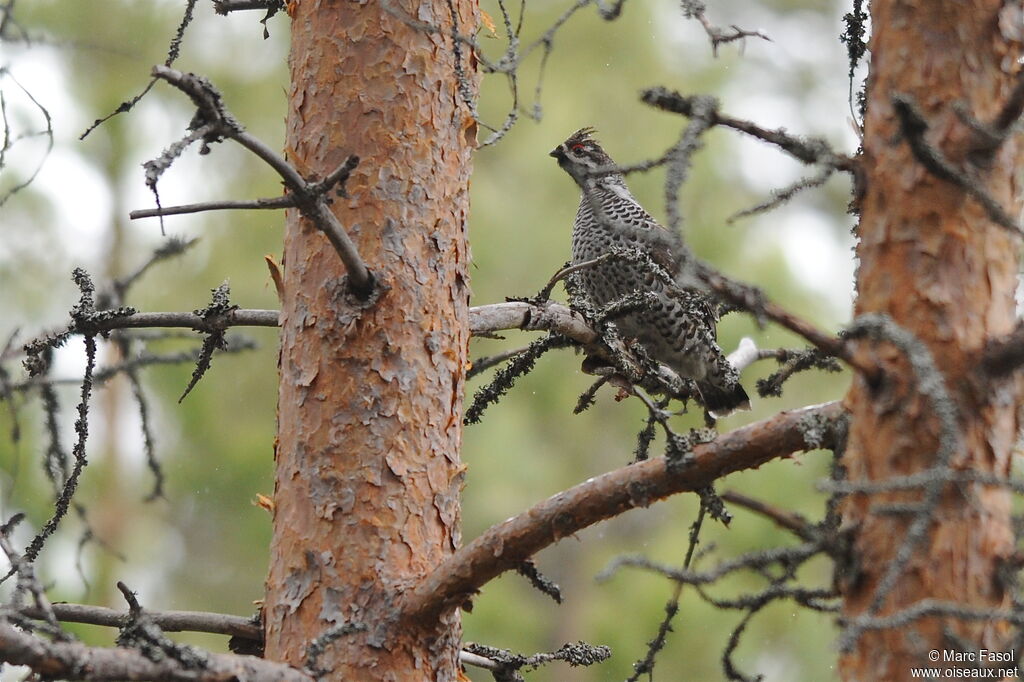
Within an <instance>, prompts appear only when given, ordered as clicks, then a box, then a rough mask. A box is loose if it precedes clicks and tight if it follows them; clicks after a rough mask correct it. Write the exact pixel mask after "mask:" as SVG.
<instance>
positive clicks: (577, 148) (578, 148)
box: [570, 142, 586, 152]
mask: <svg viewBox="0 0 1024 682" xmlns="http://www.w3.org/2000/svg"><path fill="white" fill-rule="evenodd" d="M570 149H572V150H573V151H574V152H581V151H583V150H584V149H586V147H584V146H583V145H582V144H580V143H579V142H577V143H576V144H574V145H573V146H572V147H570Z"/></svg>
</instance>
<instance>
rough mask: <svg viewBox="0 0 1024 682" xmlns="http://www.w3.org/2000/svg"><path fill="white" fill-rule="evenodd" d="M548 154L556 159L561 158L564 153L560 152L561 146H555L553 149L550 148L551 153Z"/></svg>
mask: <svg viewBox="0 0 1024 682" xmlns="http://www.w3.org/2000/svg"><path fill="white" fill-rule="evenodd" d="M548 156H551V157H554V158H556V159H561V158H563V156H564V154H563V153H562V148H561V147H555V148H554V149H552V150H551V153H550V154H548Z"/></svg>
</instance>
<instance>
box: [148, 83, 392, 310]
mask: <svg viewBox="0 0 1024 682" xmlns="http://www.w3.org/2000/svg"><path fill="white" fill-rule="evenodd" d="M153 76H154V77H155V78H159V79H162V80H165V81H167V82H168V83H170V84H171V85H173V86H174V87H176V88H178V89H179V90H181V91H182V92H184V93H185V94H187V95H188V96H189V97H190V98H191V99H192V102H193V103H194V104H195V105H196V106H197V107H198V108H199V111H200V113H201V115H202V118H203V121H204V123H205V125H206V126H208V127H210V128H211V131H210V133H208V134H207V135H206V136H205V137H207V138H210V137H211V136H212V137H213V138H215V139H219V138H229V139H232V140H234V141H236V142H238V144H240V145H242V146H243V147H245V148H246V149H248V150H249V151H250V152H252V153H253V154H255V155H256V156H258V157H259V158H260V159H262V160H263V161H264V162H265V163H266V164H267V165H269V166H270V167H271V168H273V169H274V171H275V172H276V173H277V174H278V175H279V176H281V179H282V180H283V181H284V184H285V186H286V187H288V189H289V190H290V191H291V193H292V194H293V195H294V196H295V205H296V206H297V207H298V208H299V210H300V211H302V214H303V215H304V216H305V217H306V218H307V219H309V220H310V222H312V223H313V225H314V226H315V227H316V228H317V229H318V230H320V231H321V232H323V233H324V235H325V236H326V237H327V239H328V240H330V242H331V245H332V246H333V247H334V250H335V251H337V252H338V256H339V257H340V258H341V260H342V262H343V263H344V264H345V269H346V271H347V272H348V279H349V284H350V286H351V287H352V290H353V292H354V293H356V294H357V295H358V296H359V297H360V298H363V299H366V298H369V297H370V294H371V293H372V292H373V289H374V282H373V275H372V274H371V273H370V270H369V269H368V268H367V267H366V264H365V263H364V262H363V259H362V257H361V256H360V255H359V252H358V250H357V249H356V246H355V243H354V242H353V241H352V240H351V239H350V238H349V236H348V234H347V233H346V232H345V228H344V227H342V225H341V223H340V222H339V221H338V218H337V216H335V215H334V213H333V212H332V211H331V210H330V207H329V205H328V203H327V201H326V199H325V197H324V195H325V193H326V192H327V191H328V190H329V189H331V187H332V186H333V185H335V184H337V183H340V182H343V181H344V180H345V179H346V178H347V177H348V175H349V173H350V172H351V171H352V169H353V168H355V165H356V164H357V163H358V162H359V158H358V157H356V156H349V157H348V158H347V159H346V160H345V161H344V163H342V164H341V165H340V166H339V167H338V168H337V169H336V170H334V171H332V172H331V173H329V174H328V175H327V180H325V181H324V182H321V183H310V182H307V181H306V180H305V178H303V177H302V175H300V174H299V172H298V171H297V170H296V169H295V167H294V166H292V165H291V164H290V163H288V161H286V160H285V159H284V157H282V156H281V155H279V154H278V153H277V152H275V151H274V150H272V149H271V148H270V147H268V146H267V145H265V144H264V143H263V142H262V141H260V140H258V139H257V138H255V137H253V136H252V135H250V134H249V133H247V132H245V130H243V129H242V127H241V126H240V125H239V124H238V122H237V121H236V120H235V119H234V118H233V117H232V116H231V115H230V113H228V112H227V110H226V109H225V108H224V105H223V102H222V101H221V96H220V93H219V92H217V91H216V90H215V89H214V88H213V86H212V85H211V84H210V83H209V82H208V81H206V80H205V79H203V78H201V77H199V76H196V75H195V74H185V73H182V72H180V71H177V70H175V69H172V68H169V67H166V66H162V65H159V64H158V65H157V66H154V67H153Z"/></svg>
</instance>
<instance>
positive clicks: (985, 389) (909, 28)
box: [840, 0, 1022, 680]
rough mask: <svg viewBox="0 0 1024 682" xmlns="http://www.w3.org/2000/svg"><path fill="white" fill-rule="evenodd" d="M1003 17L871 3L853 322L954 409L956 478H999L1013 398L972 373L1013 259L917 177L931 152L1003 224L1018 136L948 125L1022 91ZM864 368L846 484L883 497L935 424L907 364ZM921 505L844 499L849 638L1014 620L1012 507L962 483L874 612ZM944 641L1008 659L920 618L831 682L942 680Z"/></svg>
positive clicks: (981, 215) (972, 633)
mask: <svg viewBox="0 0 1024 682" xmlns="http://www.w3.org/2000/svg"><path fill="white" fill-rule="evenodd" d="M1015 11H1017V12H1019V10H1017V9H1016V7H1015V6H1014V3H1005V2H1002V1H1001V0H968V1H966V2H957V3H935V2H929V1H927V0H914V1H911V0H876V1H875V2H873V3H872V16H871V27H872V31H873V37H872V39H871V71H870V73H871V76H870V80H869V89H868V107H867V117H866V120H865V134H864V154H863V159H862V160H863V164H864V179H865V186H864V192H865V193H864V195H863V201H862V207H861V222H860V227H859V238H860V240H859V244H858V247H857V254H858V256H859V259H860V268H859V271H858V274H857V287H858V294H859V296H858V299H857V313H858V314H864V313H873V312H881V313H886V314H888V315H889V316H890V317H891V318H892V319H893V320H894V321H895V322H896V323H897V324H898V325H900V326H901V327H903V328H904V329H905V330H907V331H909V332H910V333H911V334H913V335H914V336H915V337H916V338H917V339H919V340H920V341H921V342H922V343H923V344H924V346H925V347H927V349H928V350H929V351H930V353H931V355H932V357H933V358H934V361H935V364H936V366H937V367H938V369H939V371H940V373H941V375H942V381H943V382H944V384H945V388H946V390H947V391H948V392H949V394H950V397H951V398H952V402H953V403H954V404H955V406H956V413H957V414H956V416H955V417H954V418H953V420H952V421H954V422H955V427H954V430H955V431H956V432H957V433H958V434H959V437H958V445H957V447H956V450H955V452H954V454H953V456H952V459H951V462H950V464H951V466H952V467H953V469H954V470H956V471H978V472H985V473H991V474H995V475H998V476H1005V475H1008V474H1009V471H1010V453H1011V447H1012V445H1013V443H1014V440H1015V438H1016V434H1017V417H1016V410H1017V408H1016V403H1017V399H1018V393H1017V389H1016V386H1015V385H1013V384H1012V383H1010V384H1003V385H999V384H996V385H980V384H979V383H978V382H977V381H975V380H974V374H973V362H972V360H974V359H976V358H977V355H978V353H979V351H980V350H981V349H982V348H983V346H984V345H985V343H986V341H987V340H988V339H990V338H992V337H994V336H999V335H1003V334H1006V333H1008V332H1010V331H1011V329H1012V328H1013V323H1014V295H1013V294H1014V289H1015V287H1016V273H1017V263H1018V261H1017V258H1018V256H1017V254H1018V252H1019V247H1020V243H1019V239H1018V238H1017V237H1014V236H1012V235H1011V232H1010V231H1009V230H1007V229H1005V228H1003V227H999V226H997V225H996V223H994V222H992V220H991V219H990V217H989V214H987V213H986V211H985V209H984V208H983V207H982V205H981V204H980V203H979V201H978V200H977V199H975V198H972V197H971V196H970V195H969V193H968V192H966V191H964V189H963V188H962V187H961V186H958V184H957V183H956V182H951V181H950V178H948V177H947V178H940V177H938V176H939V175H942V172H941V169H939V170H938V172H936V170H935V169H934V167H935V165H936V164H934V163H932V164H931V165H932V166H933V169H932V170H929V169H928V168H926V165H928V161H927V159H926V158H924V157H927V156H928V155H929V154H931V153H932V152H938V153H939V154H940V155H941V156H944V157H945V160H946V162H948V163H947V167H953V168H956V169H958V172H959V173H962V174H963V175H964V176H966V177H973V178H975V179H976V182H977V184H978V185H980V186H981V187H983V188H984V190H985V191H986V192H987V193H988V194H989V195H990V196H991V197H992V198H993V199H994V200H995V202H996V203H998V204H999V205H1000V206H1001V207H1003V209H1004V210H1005V211H1006V212H1007V213H1008V214H1009V215H1011V216H1017V215H1019V211H1020V186H1019V184H1018V180H1019V179H1018V178H1017V177H1016V174H1017V173H1018V172H1019V168H1020V163H1021V140H1020V138H1019V136H1016V137H1015V136H1012V135H1011V136H1010V138H1009V139H1007V140H1005V141H1004V142H1003V143H1002V145H1001V146H1000V147H998V148H997V149H996V150H994V151H993V152H988V151H984V150H983V147H985V140H984V136H982V135H979V133H978V132H977V131H976V130H973V129H972V127H971V126H970V125H968V124H967V123H966V122H965V120H969V119H968V118H967V117H965V116H963V115H961V114H958V109H960V108H961V107H962V109H961V111H966V112H969V113H970V114H971V115H973V116H974V117H975V118H976V119H977V120H979V121H981V122H984V123H990V122H992V121H996V120H997V119H998V115H999V112H1000V110H1001V108H1002V107H1003V106H1004V105H1005V103H1006V102H1007V100H1008V98H1009V96H1010V93H1011V91H1012V89H1013V87H1014V85H1015V83H1016V82H1017V80H1018V78H1019V77H1020V75H1019V73H1020V70H1021V66H1020V64H1019V63H1018V61H1017V60H1018V58H1019V57H1020V55H1021V47H1022V46H1021V43H1020V42H1019V40H1020V35H1021V33H1020V27H1019V26H1018V25H1017V22H1018V21H1019V13H1018V14H1016V17H1017V18H1016V19H1014V18H1013V16H1011V15H1013V12H1015ZM896 101H902V102H904V103H909V104H910V107H911V110H913V112H914V114H915V115H916V114H918V113H919V114H920V115H922V116H923V118H924V120H925V121H927V123H928V126H927V131H926V132H925V133H924V135H923V140H920V141H919V140H918V139H916V136H917V132H915V131H914V130H912V128H913V126H909V127H908V126H907V125H906V123H903V124H901V119H900V115H899V112H898V107H897V106H896V105H895V104H894V102H896ZM906 111H907V110H906V109H904V113H906ZM904 121H906V116H904ZM915 144H916V145H917V146H918V153H917V154H916V155H915V153H914V152H913V150H912V148H911V147H912V145H915ZM922 158H924V161H925V163H922ZM932 158H935V155H934V154H932ZM953 179H954V180H955V178H953ZM858 352H859V353H861V354H862V357H864V358H865V360H866V361H869V362H872V363H876V364H877V365H878V366H880V367H881V368H882V369H883V370H884V373H883V374H882V375H881V376H880V377H879V376H876V377H874V378H873V379H872V380H865V379H864V378H859V379H858V380H856V381H855V382H854V385H853V387H852V389H851V391H850V394H849V396H848V399H847V403H848V407H849V409H850V411H851V414H852V423H851V430H850V440H849V447H848V449H847V452H846V455H845V464H846V466H847V467H848V472H849V477H850V479H851V480H852V481H853V482H868V481H884V480H886V479H890V478H892V477H895V476H901V475H906V474H911V473H914V472H921V471H924V470H926V469H929V468H930V467H933V466H934V465H935V464H936V454H937V452H938V451H939V446H940V443H939V436H938V434H939V431H940V424H939V419H938V417H937V415H936V413H935V410H934V409H933V407H934V405H933V401H930V400H929V398H927V397H926V396H925V395H924V394H923V393H924V391H923V389H924V385H923V384H922V383H919V382H918V381H917V380H915V379H914V377H913V374H912V372H910V371H909V365H908V363H907V360H906V357H905V355H904V354H903V353H902V352H901V351H900V350H897V348H896V347H895V346H894V345H892V344H890V343H886V342H879V341H864V342H861V343H860V345H859V351H858ZM920 379H921V380H923V381H927V380H928V378H927V377H921V378H920ZM924 498H925V493H924V492H923V490H922V488H916V489H913V490H909V491H906V490H905V491H903V492H896V493H886V494H872V495H867V494H856V495H852V496H850V497H849V498H847V500H846V501H845V503H844V507H843V514H844V524H845V527H846V528H849V529H850V530H851V532H852V537H853V545H852V554H851V556H852V560H851V563H850V565H849V566H848V567H846V568H847V570H846V571H845V573H844V574H843V575H842V581H841V584H842V589H843V590H844V597H845V604H844V616H845V617H846V618H847V619H848V620H847V622H848V623H853V624H856V623H857V622H858V621H857V618H858V616H861V617H863V616H866V615H868V614H870V613H877V614H879V615H886V614H897V613H899V612H900V611H901V610H903V609H906V608H907V607H910V606H912V605H914V604H916V603H918V602H921V601H922V600H925V599H933V600H938V601H948V602H958V603H960V604H963V605H965V606H970V607H974V608H979V607H980V608H999V607H1007V606H1009V596H1008V594H1007V593H1006V591H1005V590H1004V588H1003V585H1002V582H1001V580H1000V575H1001V573H1000V568H1001V564H1002V562H1003V561H1004V560H1005V559H1007V558H1008V557H1009V556H1010V555H1011V553H1012V552H1013V544H1014V542H1013V533H1012V531H1011V526H1010V499H1009V495H1008V493H1007V491H1005V490H1004V489H1001V488H999V487H997V486H987V485H981V484H974V483H960V484H955V485H948V484H947V485H944V486H943V487H942V492H941V494H940V495H939V497H938V502H937V506H936V508H935V509H934V511H931V512H929V516H928V521H927V532H926V533H925V534H924V535H923V536H922V540H921V542H920V543H919V544H918V545H917V546H916V547H915V548H914V551H913V552H912V554H911V557H910V559H909V561H908V562H907V563H906V564H905V565H904V566H902V570H900V572H899V579H898V581H897V582H896V583H895V586H894V587H893V589H891V590H890V591H888V594H887V595H886V596H885V598H884V599H881V600H880V603H878V604H876V603H875V602H876V601H879V600H878V589H879V586H880V584H881V582H882V581H883V577H884V576H885V575H886V573H887V572H888V571H890V570H891V566H893V564H892V562H893V561H894V558H895V557H896V555H897V552H898V551H899V549H900V548H901V547H902V546H903V544H904V541H905V537H906V534H907V531H908V529H909V528H910V526H911V524H912V523H913V520H914V519H915V518H916V515H915V514H913V513H906V512H907V511H912V509H910V510H905V512H904V513H902V514H900V513H891V512H890V513H882V512H880V509H881V507H882V506H883V505H886V504H891V503H903V504H906V503H912V502H916V501H920V500H922V499H924ZM876 606H879V607H880V608H878V609H877V610H876V608H875V607H876ZM861 622H864V621H861ZM944 628H948V629H949V630H950V631H951V632H952V633H953V634H954V635H956V636H958V637H960V638H961V641H962V642H963V645H965V646H967V647H973V648H974V650H975V652H976V651H977V650H980V649H988V650H990V651H1003V650H1004V648H1006V647H1007V644H1008V642H1007V639H1006V634H1007V624H1006V623H1000V622H996V621H990V622H985V621H971V622H968V621H965V620H961V619H957V618H955V617H941V618H940V617H936V616H932V617H924V618H920V619H916V620H913V621H911V622H909V623H908V624H903V625H902V626H901V627H896V628H890V629H867V630H865V631H863V632H862V633H860V635H859V636H858V637H855V638H848V639H847V644H849V645H850V646H851V648H850V649H849V650H848V651H847V652H845V653H844V654H843V655H842V656H841V659H840V669H841V672H842V675H843V677H844V678H845V679H847V680H905V679H909V678H910V676H911V670H910V669H911V667H922V666H924V667H934V666H935V665H936V663H935V662H934V661H935V654H932V657H931V658H930V657H929V652H930V651H937V652H939V653H940V657H939V658H940V662H939V665H941V664H942V659H941V652H942V651H943V650H954V649H956V648H957V645H956V644H955V643H954V641H955V640H950V639H947V638H945V636H944ZM947 660H948V659H947Z"/></svg>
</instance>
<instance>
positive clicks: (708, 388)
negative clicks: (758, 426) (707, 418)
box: [697, 381, 750, 419]
mask: <svg viewBox="0 0 1024 682" xmlns="http://www.w3.org/2000/svg"><path fill="white" fill-rule="evenodd" d="M697 389H698V390H699V391H700V397H701V401H702V402H703V403H704V407H705V408H707V411H708V413H709V414H710V415H711V416H712V417H714V418H715V419H720V418H722V417H726V416H728V415H730V414H732V413H733V412H736V411H737V410H749V409H750V397H749V396H748V395H747V392H746V391H745V390H743V386H741V385H740V382H738V381H736V382H732V383H730V384H729V385H727V386H716V385H714V384H710V383H707V382H704V381H702V382H699V383H698V384H697Z"/></svg>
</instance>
